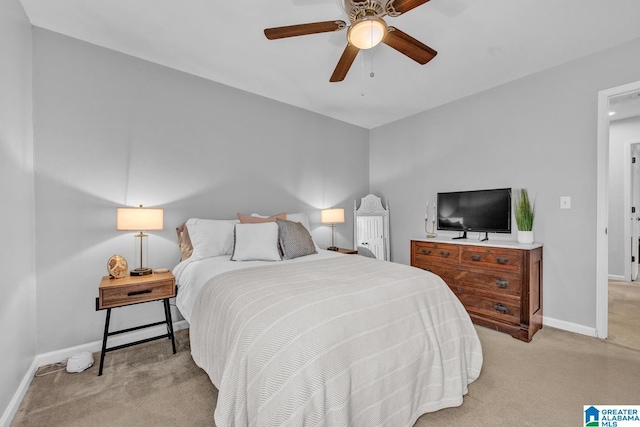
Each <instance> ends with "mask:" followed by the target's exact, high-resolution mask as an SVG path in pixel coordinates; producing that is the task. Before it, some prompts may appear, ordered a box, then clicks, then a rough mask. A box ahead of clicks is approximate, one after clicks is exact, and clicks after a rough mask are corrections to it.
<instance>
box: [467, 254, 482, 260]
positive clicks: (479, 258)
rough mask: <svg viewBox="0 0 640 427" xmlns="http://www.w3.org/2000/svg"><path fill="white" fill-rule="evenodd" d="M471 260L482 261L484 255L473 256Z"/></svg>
mask: <svg viewBox="0 0 640 427" xmlns="http://www.w3.org/2000/svg"><path fill="white" fill-rule="evenodd" d="M470 258H471V260H472V261H480V260H481V259H482V255H471V256H470Z"/></svg>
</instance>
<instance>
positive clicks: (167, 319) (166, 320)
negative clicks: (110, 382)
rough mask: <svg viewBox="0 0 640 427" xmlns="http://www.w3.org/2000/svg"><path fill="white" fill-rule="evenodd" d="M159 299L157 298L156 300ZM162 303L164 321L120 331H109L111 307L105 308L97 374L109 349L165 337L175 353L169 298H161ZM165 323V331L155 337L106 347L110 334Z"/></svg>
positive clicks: (113, 349) (100, 371)
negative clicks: (105, 317)
mask: <svg viewBox="0 0 640 427" xmlns="http://www.w3.org/2000/svg"><path fill="white" fill-rule="evenodd" d="M156 301H159V300H156ZM163 305H164V321H163V322H155V323H149V324H147V325H141V326H136V327H133V328H127V329H122V330H120V331H114V332H109V321H110V320H111V309H110V308H107V319H106V320H105V322H104V335H103V336H102V353H100V369H98V376H101V375H102V368H103V367H104V356H105V354H106V353H108V352H110V351H115V350H120V349H122V348H127V347H131V346H134V345H138V344H144V343H146V342H149V341H154V340H158V339H161V338H167V339H170V340H171V346H172V347H173V354H176V339H175V335H174V333H173V321H172V320H171V308H170V306H169V298H165V299H163ZM162 324H165V325H167V333H166V334H163V335H159V336H157V337H151V338H146V339H143V340H139V341H135V342H131V343H127V344H122V345H118V346H116V347H111V348H107V339H108V338H109V337H110V336H112V335H118V334H124V333H127V332H133V331H137V330H139V329H144V328H151V327H153V326H158V325H162Z"/></svg>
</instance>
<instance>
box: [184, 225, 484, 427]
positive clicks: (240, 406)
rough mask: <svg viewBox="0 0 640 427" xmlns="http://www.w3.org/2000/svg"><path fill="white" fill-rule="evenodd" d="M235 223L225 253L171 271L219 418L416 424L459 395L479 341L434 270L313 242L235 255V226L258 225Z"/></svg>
mask: <svg viewBox="0 0 640 427" xmlns="http://www.w3.org/2000/svg"><path fill="white" fill-rule="evenodd" d="M278 221H280V220H278ZM288 222H289V221H287V223H288ZM278 224H284V222H278ZM236 227H238V228H236ZM239 227H240V226H239V225H237V223H234V225H233V228H234V230H235V231H234V232H235V233H236V234H235V237H236V239H237V240H236V242H235V248H233V249H232V252H233V253H232V254H229V253H223V254H219V255H216V256H207V257H202V256H201V255H202V254H201V253H200V254H197V256H191V257H190V258H188V259H185V260H184V261H182V262H180V264H178V265H177V266H176V268H175V269H174V274H175V275H176V279H177V283H178V288H179V291H178V297H177V299H176V303H177V306H178V309H179V310H180V312H181V314H182V315H183V317H184V318H185V319H186V320H187V321H188V322H189V324H190V341H191V353H192V356H193V360H194V361H195V363H196V364H197V365H198V366H199V367H201V368H202V369H203V370H204V371H205V372H206V373H207V374H208V375H209V377H210V379H211V381H212V383H213V384H214V385H215V386H216V388H217V389H218V400H217V404H216V409H215V413H214V419H215V423H216V425H217V426H260V427H262V426H369V425H380V426H393V427H398V426H412V425H413V424H414V423H415V421H416V420H417V419H418V417H420V416H421V415H422V414H424V413H427V412H434V411H437V410H439V409H442V408H446V407H453V406H459V405H461V404H462V401H463V396H464V395H465V394H466V393H467V386H468V384H470V383H471V382H473V381H474V380H475V379H476V378H478V376H479V374H480V370H481V367H482V349H481V345H480V341H479V339H478V337H477V334H476V331H475V329H474V327H473V325H472V323H471V321H470V319H469V316H468V314H467V312H466V311H465V309H464V307H463V306H462V304H460V302H459V301H458V299H457V298H456V297H455V295H454V294H453V293H452V292H451V291H450V290H449V288H448V286H447V285H446V284H445V283H444V282H443V281H442V279H441V278H439V277H438V276H436V275H434V274H431V273H429V272H425V271H423V270H420V269H417V268H413V267H409V266H406V265H401V264H396V263H391V262H386V261H381V260H377V259H372V258H367V257H363V256H359V255H342V254H337V253H335V252H331V251H324V250H320V249H319V248H317V245H315V243H312V244H313V245H314V246H315V247H314V249H313V253H309V254H307V255H304V256H297V257H294V258H292V259H286V260H275V259H274V260H270V261H269V260H257V259H256V260H254V259H251V258H252V257H253V258H262V257H266V256H263V255H264V254H262V253H260V251H259V250H258V253H259V254H260V256H258V257H256V256H255V254H253V255H252V256H249V259H246V260H243V261H237V260H234V257H236V256H237V255H236V252H238V251H239V248H238V246H240V243H241V242H242V239H241V237H242V235H243V234H242V233H240V231H239V230H251V232H252V233H254V231H255V230H257V229H258V228H260V229H262V227H244V228H242V229H240V228H239ZM266 228H267V227H264V229H265V230H266ZM271 228H273V226H271ZM306 228H308V225H307V226H306ZM227 229H228V227H227ZM189 231H192V229H191V228H189ZM194 231H195V230H194ZM227 237H228V236H227ZM280 237H281V236H280ZM271 238H272V237H270V239H271ZM252 239H253V237H252ZM279 241H280V242H282V239H280V240H279ZM251 243H252V244H251V246H250V247H251V248H252V249H251V250H254V251H255V250H256V249H255V246H256V241H255V240H252V241H251ZM196 246H198V244H197V243H196V244H194V247H196ZM223 246H224V245H223ZM258 246H259V245H258ZM220 250H223V251H224V252H228V251H229V249H228V242H227V248H222V249H218V252H219V251H220ZM196 252H198V251H197V249H195V250H194V253H196ZM214 252H215V251H214ZM281 252H282V248H281ZM281 256H282V253H281Z"/></svg>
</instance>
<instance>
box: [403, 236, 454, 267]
mask: <svg viewBox="0 0 640 427" xmlns="http://www.w3.org/2000/svg"><path fill="white" fill-rule="evenodd" d="M412 251H413V253H412V254H411V255H412V258H413V260H414V263H415V264H416V266H417V264H419V263H429V264H431V263H433V262H434V261H437V262H438V263H443V262H444V263H449V264H457V263H459V262H460V247H459V246H457V245H450V244H447V243H435V242H413V245H412ZM425 265H426V264H425Z"/></svg>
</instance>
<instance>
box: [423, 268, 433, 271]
mask: <svg viewBox="0 0 640 427" xmlns="http://www.w3.org/2000/svg"><path fill="white" fill-rule="evenodd" d="M422 269H423V270H424V271H431V269H430V268H429V267H422Z"/></svg>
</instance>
